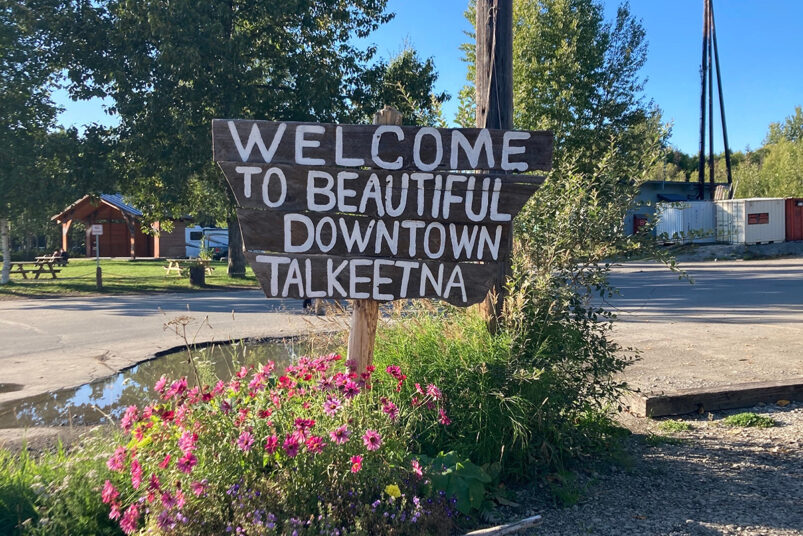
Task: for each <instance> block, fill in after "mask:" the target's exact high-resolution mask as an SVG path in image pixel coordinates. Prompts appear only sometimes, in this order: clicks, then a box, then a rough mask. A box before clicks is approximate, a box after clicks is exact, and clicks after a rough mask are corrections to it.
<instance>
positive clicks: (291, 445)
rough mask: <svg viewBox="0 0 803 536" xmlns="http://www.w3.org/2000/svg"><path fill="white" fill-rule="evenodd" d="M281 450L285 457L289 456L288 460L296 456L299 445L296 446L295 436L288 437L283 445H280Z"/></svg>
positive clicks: (296, 439)
mask: <svg viewBox="0 0 803 536" xmlns="http://www.w3.org/2000/svg"><path fill="white" fill-rule="evenodd" d="M282 448H283V449H284V452H285V453H286V454H287V456H289V457H290V458H295V457H296V455H298V448H299V445H298V438H297V437H296V436H295V434H293V435H288V436H287V437H286V438H285V440H284V443H282Z"/></svg>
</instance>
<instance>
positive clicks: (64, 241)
mask: <svg viewBox="0 0 803 536" xmlns="http://www.w3.org/2000/svg"><path fill="white" fill-rule="evenodd" d="M71 225H72V219H69V220H67V221H64V222H62V223H61V249H63V250H64V251H69V249H70V241H69V236H70V226H71Z"/></svg>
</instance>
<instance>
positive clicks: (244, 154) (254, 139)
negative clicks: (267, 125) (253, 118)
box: [229, 121, 287, 164]
mask: <svg viewBox="0 0 803 536" xmlns="http://www.w3.org/2000/svg"><path fill="white" fill-rule="evenodd" d="M286 128H287V125H286V124H285V123H279V127H278V128H277V129H276V133H275V134H274V135H273V141H272V142H271V144H270V149H266V148H265V142H264V141H262V133H260V132H259V127H258V126H257V124H256V123H254V124H253V125H252V126H251V133H250V134H249V135H248V142H247V143H246V144H245V147H243V141H242V140H241V139H240V135H239V134H237V127H236V126H235V125H234V121H229V132H230V133H231V139H232V140H234V146H235V147H236V148H237V152H238V153H240V160H242V161H243V162H248V159H249V158H250V157H251V151H252V150H253V148H254V145H256V146H257V148H258V149H259V154H260V155H262V160H264V161H265V163H268V164H269V163H270V161H271V160H273V155H274V154H276V149H277V148H278V147H279V141H280V140H281V139H282V136H283V135H284V131H285V129H286Z"/></svg>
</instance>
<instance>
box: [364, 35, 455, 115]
mask: <svg viewBox="0 0 803 536" xmlns="http://www.w3.org/2000/svg"><path fill="white" fill-rule="evenodd" d="M437 79H438V73H437V71H436V70H435V62H434V61H433V59H432V58H428V59H427V60H426V61H423V60H421V58H419V57H418V53H417V52H416V51H415V49H413V48H411V47H409V46H407V47H406V48H404V50H402V51H401V52H400V53H399V54H398V55H397V56H396V57H394V58H393V59H391V60H390V61H387V62H386V61H379V62H377V63H376V64H375V65H373V66H371V67H370V68H368V69H366V70H365V72H364V73H363V74H362V75H361V76H360V78H359V79H358V81H357V82H358V86H357V87H356V88H355V89H354V91H353V92H352V96H351V100H352V103H353V105H354V112H353V117H354V119H355V120H357V121H360V122H365V121H370V120H371V118H372V117H373V115H374V113H375V112H376V111H377V110H380V109H382V107H384V106H385V105H389V106H393V107H394V108H396V109H397V110H399V111H400V112H401V113H402V116H403V119H402V121H403V123H404V124H407V125H438V126H446V125H445V124H443V123H444V122H443V120H442V118H441V116H440V111H441V108H440V106H441V104H443V103H444V102H445V101H447V100H449V95H448V94H447V93H446V92H441V93H437V94H436V93H434V92H433V89H432V88H433V87H434V85H435V81H436V80H437Z"/></svg>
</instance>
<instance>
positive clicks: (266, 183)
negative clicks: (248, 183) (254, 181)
mask: <svg viewBox="0 0 803 536" xmlns="http://www.w3.org/2000/svg"><path fill="white" fill-rule="evenodd" d="M274 175H276V176H277V177H279V188H281V190H280V192H281V193H280V194H279V199H278V201H271V200H270V195H269V194H268V190H269V187H270V179H271V178H272V177H273V176H274ZM286 197H287V179H286V178H285V177H284V171H282V170H281V169H279V168H277V167H272V168H270V169H269V170H267V171H266V172H265V177H264V178H263V179H262V202H263V203H265V206H266V207H270V208H276V207H280V206H282V205H283V204H284V200H285V198H286Z"/></svg>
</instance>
